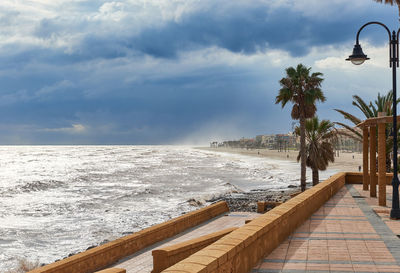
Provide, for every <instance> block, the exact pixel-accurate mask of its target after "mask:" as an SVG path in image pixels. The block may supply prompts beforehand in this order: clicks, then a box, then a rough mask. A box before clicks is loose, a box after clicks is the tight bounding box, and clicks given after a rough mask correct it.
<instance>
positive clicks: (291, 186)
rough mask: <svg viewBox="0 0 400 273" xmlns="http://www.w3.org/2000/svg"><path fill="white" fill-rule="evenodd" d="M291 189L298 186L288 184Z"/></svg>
mask: <svg viewBox="0 0 400 273" xmlns="http://www.w3.org/2000/svg"><path fill="white" fill-rule="evenodd" d="M287 187H288V188H289V189H293V188H297V186H296V185H289V186H287Z"/></svg>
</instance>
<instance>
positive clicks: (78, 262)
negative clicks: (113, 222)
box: [30, 202, 229, 273]
mask: <svg viewBox="0 0 400 273" xmlns="http://www.w3.org/2000/svg"><path fill="white" fill-rule="evenodd" d="M227 211H229V208H228V205H227V203H226V202H218V203H216V204H213V205H211V206H208V207H205V208H201V209H199V210H196V211H192V212H189V213H187V214H184V215H182V216H180V217H177V218H174V219H172V220H170V221H167V222H164V223H161V224H158V225H154V226H152V227H149V228H146V229H143V230H141V231H139V232H136V233H133V234H131V235H128V236H125V237H122V238H120V239H118V240H115V241H112V242H109V243H107V244H104V245H101V246H98V247H95V248H92V249H90V250H87V251H84V252H82V253H79V254H76V255H73V256H71V257H69V258H66V259H64V260H61V261H58V262H55V263H52V264H49V265H46V266H43V267H40V268H38V269H35V270H32V271H30V273H50V272H57V273H71V272H79V273H89V272H94V271H96V270H100V269H102V268H105V267H107V266H109V265H111V264H114V263H115V262H117V261H118V260H120V259H122V258H124V257H126V256H129V255H132V254H133V253H135V252H137V251H139V250H141V249H143V248H145V247H148V246H150V245H152V244H154V243H156V242H159V241H162V240H164V239H167V238H169V237H172V236H174V235H176V234H178V233H180V232H182V231H184V230H186V229H188V228H191V227H194V226H197V225H199V224H200V223H202V222H204V221H207V220H209V219H211V218H214V217H215V216H218V215H220V214H222V213H225V212H227Z"/></svg>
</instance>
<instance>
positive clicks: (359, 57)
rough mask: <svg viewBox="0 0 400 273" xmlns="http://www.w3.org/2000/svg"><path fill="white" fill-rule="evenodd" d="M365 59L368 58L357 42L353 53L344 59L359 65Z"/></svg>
mask: <svg viewBox="0 0 400 273" xmlns="http://www.w3.org/2000/svg"><path fill="white" fill-rule="evenodd" d="M366 60H369V58H368V57H367V55H365V54H364V52H363V51H362V48H361V46H360V45H359V44H356V45H355V46H354V48H353V54H352V55H350V56H349V57H348V58H347V59H346V61H351V62H352V63H353V64H355V65H360V64H362V63H364V62H365V61H366Z"/></svg>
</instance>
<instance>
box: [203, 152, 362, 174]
mask: <svg viewBox="0 0 400 273" xmlns="http://www.w3.org/2000/svg"><path fill="white" fill-rule="evenodd" d="M198 149H201V150H207V151H213V152H222V153H232V154H241V155H248V156H258V157H268V158H274V159H280V160H290V161H294V162H296V161H297V160H296V159H297V155H298V154H299V151H292V150H291V151H286V152H285V151H283V152H278V151H277V150H268V149H249V150H247V149H246V148H244V149H242V148H225V147H219V148H209V147H201V148H198ZM359 166H362V153H356V152H355V153H351V152H339V156H336V157H335V162H334V163H330V164H329V166H328V169H329V168H332V169H337V170H340V171H344V172H358V167H359Z"/></svg>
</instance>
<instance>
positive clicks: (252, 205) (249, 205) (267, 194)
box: [188, 185, 300, 212]
mask: <svg viewBox="0 0 400 273" xmlns="http://www.w3.org/2000/svg"><path fill="white" fill-rule="evenodd" d="M230 186H232V190H231V191H229V192H227V193H225V194H222V195H219V196H212V197H209V198H206V199H190V200H188V202H189V204H191V205H192V206H199V207H201V206H203V205H206V204H209V203H214V202H218V201H226V202H227V203H228V206H229V210H230V211H251V212H257V202H259V201H266V202H282V203H283V202H285V201H287V200H289V199H290V198H291V196H290V195H291V194H294V193H297V192H299V191H300V186H297V185H289V186H288V187H287V188H286V189H279V190H275V189H274V190H271V189H253V190H251V191H247V192H245V191H242V190H240V189H238V188H237V187H234V186H233V185H230Z"/></svg>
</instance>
